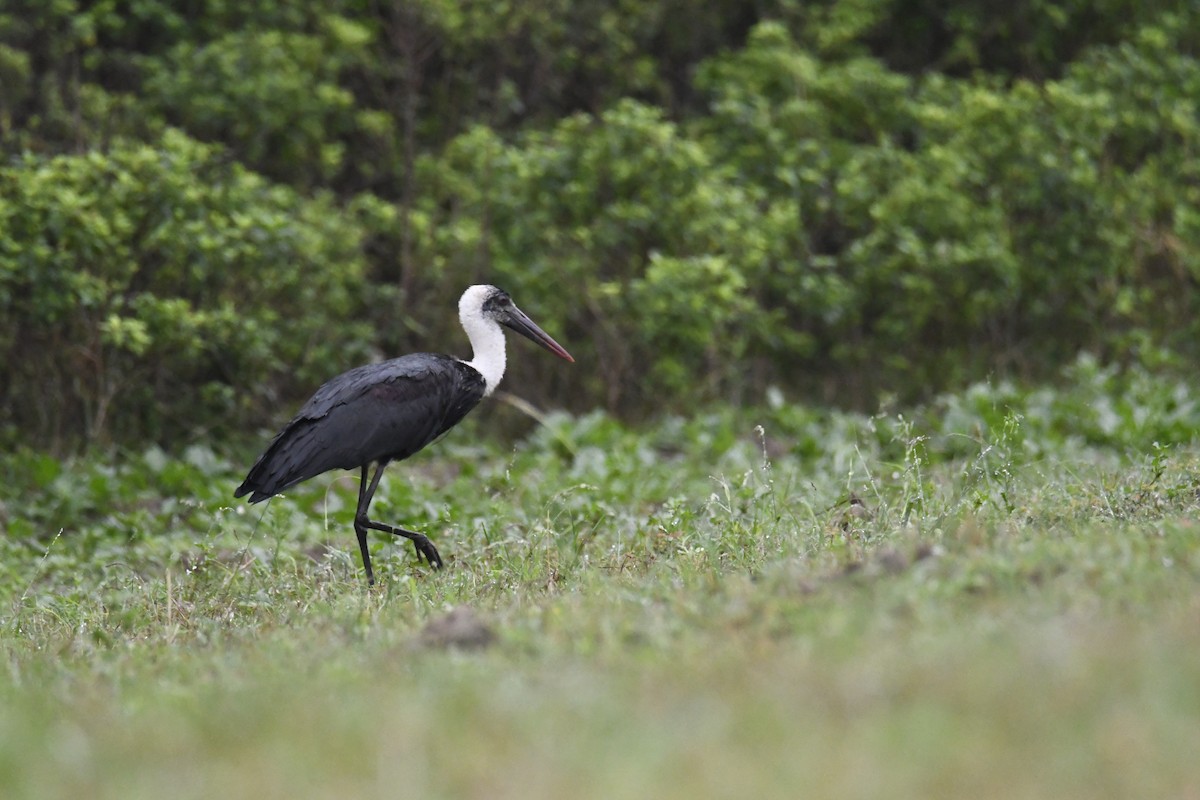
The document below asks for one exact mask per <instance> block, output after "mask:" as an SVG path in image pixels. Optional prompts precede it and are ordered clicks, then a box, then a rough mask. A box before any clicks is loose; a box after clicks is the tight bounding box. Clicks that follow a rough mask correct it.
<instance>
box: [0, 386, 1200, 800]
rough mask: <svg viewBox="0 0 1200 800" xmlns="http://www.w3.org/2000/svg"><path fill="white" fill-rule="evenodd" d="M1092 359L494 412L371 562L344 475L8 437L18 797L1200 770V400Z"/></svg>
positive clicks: (1033, 786)
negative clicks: (1064, 366)
mask: <svg viewBox="0 0 1200 800" xmlns="http://www.w3.org/2000/svg"><path fill="white" fill-rule="evenodd" d="M1092 378H1093V379H1092V380H1091V383H1087V382H1084V383H1087V385H1085V386H1084V387H1083V388H1082V389H1080V388H1076V389H1074V390H1072V391H1071V392H1049V391H1048V390H1046V391H1041V392H1030V393H1022V392H1018V391H1016V390H1014V389H1011V387H1007V388H1006V387H999V388H996V387H976V389H973V390H971V391H968V392H966V393H964V394H962V395H960V396H956V397H951V398H944V399H943V400H942V401H939V402H938V403H936V404H934V405H932V406H931V407H929V408H926V409H922V410H919V411H915V412H912V413H911V414H910V415H903V414H898V413H889V414H880V415H878V416H876V417H859V416H854V415H848V414H835V413H827V412H820V413H818V412H812V411H806V410H803V409H794V408H777V409H775V410H765V411H762V412H756V413H751V412H735V411H726V412H721V413H719V414H715V415H712V416H706V417H703V418H697V419H692V420H666V421H663V422H661V423H659V424H657V425H655V426H653V427H651V428H648V429H641V430H630V429H628V428H625V427H622V426H620V425H618V424H617V423H615V422H613V421H611V420H609V419H607V418H605V417H602V416H590V417H584V418H579V419H569V418H565V417H557V416H552V417H550V418H549V419H547V420H546V421H545V424H544V425H542V426H538V427H537V428H536V429H534V430H531V431H530V433H529V434H528V435H527V436H526V437H525V438H522V439H520V440H519V441H518V442H517V443H516V444H515V445H501V444H498V443H493V444H488V445H482V446H476V445H471V444H470V443H471V442H472V441H473V440H474V439H473V434H475V433H477V432H478V431H479V430H481V428H482V426H483V423H482V422H480V421H476V422H475V423H473V424H472V425H468V426H467V427H466V428H465V430H461V431H456V432H454V433H452V434H451V435H450V437H448V438H447V439H446V440H445V441H443V442H441V443H439V444H437V445H435V446H434V447H433V448H431V450H430V451H429V452H428V453H425V454H422V455H420V456H418V457H417V458H415V459H413V460H412V461H411V462H408V463H406V464H401V465H394V466H393V467H392V468H391V469H390V470H389V472H388V476H389V477H388V478H387V479H385V482H384V484H383V486H382V488H381V490H380V494H379V496H378V498H377V501H376V506H375V507H374V508H373V516H375V517H376V518H378V519H381V520H390V521H394V522H401V523H403V524H405V525H407V526H408V527H412V528H416V529H418V530H424V531H426V532H427V533H429V534H430V535H431V536H432V537H433V538H434V540H435V541H436V542H437V544H438V546H439V548H440V549H441V552H442V555H443V556H444V557H445V558H446V560H447V566H448V569H446V570H445V571H444V572H442V573H440V574H438V573H431V572H430V571H429V570H428V569H426V568H424V567H422V566H421V565H420V564H418V562H417V560H416V558H415V556H414V554H413V552H412V548H411V547H410V546H409V545H408V543H407V542H390V541H386V540H385V539H384V538H383V537H382V535H380V536H379V538H376V539H374V540H373V541H372V549H373V559H374V561H375V563H376V571H377V574H378V576H379V577H380V586H378V587H376V589H375V590H372V591H368V590H367V589H366V587H365V584H364V581H363V577H362V572H361V564H360V563H359V560H358V554H357V546H356V544H355V540H354V535H353V532H352V530H351V529H350V526H349V517H350V514H351V511H352V507H353V501H354V493H355V491H356V479H355V478H354V476H351V475H350V474H341V475H331V476H326V477H323V478H320V479H316V480H314V481H312V482H310V483H309V484H306V485H304V486H302V487H299V488H298V489H297V490H295V491H293V492H290V493H289V494H288V495H287V496H286V497H285V498H277V499H275V500H273V501H272V502H271V503H270V504H269V505H267V506H266V507H265V509H264V507H263V506H255V507H252V508H251V507H245V506H240V505H238V504H237V503H236V502H235V501H234V500H233V499H232V497H231V492H232V490H233V488H234V487H235V486H236V485H237V482H238V480H239V479H240V477H241V474H240V473H241V469H242V468H243V467H244V466H245V465H246V464H247V463H248V460H247V459H249V458H251V457H252V456H253V454H252V453H250V452H248V451H247V452H245V453H241V454H239V456H238V457H237V458H234V457H233V456H231V455H229V454H228V453H218V452H214V451H212V450H210V449H206V448H201V447H194V448H191V449H189V450H187V451H186V452H185V453H183V454H180V455H179V456H177V457H174V456H173V457H168V456H166V455H165V454H163V453H162V452H160V451H157V450H150V451H146V452H144V453H136V454H124V455H121V456H108V455H103V456H102V455H94V456H91V457H88V458H85V459H78V460H74V461H71V462H67V463H65V464H61V463H59V462H57V461H55V460H53V459H51V458H49V457H47V456H43V455H39V454H36V453H32V452H18V453H14V454H10V455H8V456H6V457H5V460H4V461H3V467H2V469H3V473H2V474H0V477H3V479H4V483H5V487H4V489H3V490H2V491H3V494H2V495H0V498H2V499H3V506H0V520H3V522H4V524H5V527H6V531H7V535H6V536H4V537H2V538H0V648H2V652H3V659H4V660H3V667H4V669H3V670H2V671H0V704H2V707H3V712H2V713H0V797H3V798H13V799H16V798H59V797H63V798H66V797H70V798H81V797H89V798H122V799H124V800H128V799H131V798H151V797H153V798H161V797H172V798H192V797H195V798H200V797H205V798H208V797H231V798H241V797H245V798H251V797H253V798H259V799H261V798H294V797H331V798H332V797H338V798H345V797H366V796H384V797H387V796H412V797H478V798H505V797H514V798H517V797H520V798H529V797H547V798H561V797H595V798H614V797H679V798H685V797H730V798H734V797H737V798H741V797H810V796H813V797H839V798H840V797H862V798H890V797H913V798H929V797H954V798H957V797H978V798H1023V797H1053V798H1088V799H1089V800H1091V799H1093V798H1105V797H1113V798H1118V797H1119V798H1129V797H1138V798H1151V797H1153V798H1200V583H1198V581H1200V516H1198V512H1200V494H1198V490H1200V448H1198V447H1196V446H1194V445H1191V444H1187V443H1186V440H1190V434H1186V432H1187V431H1189V430H1190V431H1195V430H1196V428H1195V427H1194V426H1195V423H1196V419H1195V417H1196V415H1197V413H1200V412H1197V410H1196V409H1195V408H1193V406H1192V405H1191V403H1190V401H1189V400H1188V399H1187V396H1186V392H1184V393H1182V394H1181V393H1180V391H1179V390H1178V387H1174V388H1172V387H1169V386H1168V387H1164V386H1159V385H1154V386H1140V387H1139V386H1137V385H1123V386H1121V387H1119V388H1120V391H1116V390H1113V391H1108V390H1109V389H1113V387H1110V386H1108V385H1107V384H1106V383H1105V381H1110V380H1111V379H1112V376H1110V375H1102V374H1101V375H1093V376H1092ZM1102 384H1103V385H1102ZM1098 387H1099V388H1098ZM1101 390H1103V391H1101ZM1172 393H1174V394H1172ZM484 418H485V419H484V421H485V422H486V421H489V418H490V419H492V420H495V419H499V420H501V421H504V422H506V423H507V424H508V425H509V426H512V425H515V424H518V423H520V419H519V418H518V416H517V414H516V412H515V411H513V410H512V409H510V408H508V407H505V406H503V405H495V406H493V408H492V409H490V410H489V411H486V412H484ZM1185 434H1186V435H1185ZM1168 442H1171V443H1169V444H1168ZM258 444H259V442H257V441H255V442H252V443H251V442H248V443H247V447H255V446H257V445H258ZM852 495H854V496H857V497H858V498H861V500H862V504H863V505H862V506H861V508H863V509H865V511H864V512H863V513H858V509H859V508H860V507H859V506H857V505H855V506H854V508H853V509H852V508H851V504H850V503H849V502H848V499H849V498H850V497H851V496H852ZM452 609H458V610H457V611H455V612H454V614H453V615H452V616H451V617H450V618H449V619H448V616H447V615H448V613H449V612H450V611H451V610H452Z"/></svg>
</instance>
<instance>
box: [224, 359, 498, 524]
mask: <svg viewBox="0 0 1200 800" xmlns="http://www.w3.org/2000/svg"><path fill="white" fill-rule="evenodd" d="M484 389H485V385H484V379H483V376H482V375H480V373H479V372H478V371H476V370H475V369H474V368H473V367H471V366H470V365H468V364H466V363H463V362H462V361H459V360H458V359H456V358H452V357H450V356H445V355H438V354H435V353H414V354H413V355H407V356H403V357H401V358H394V359H391V360H390V361H384V362H382V363H379V364H368V365H366V366H362V367H358V368H356V369H352V370H350V371H349V372H344V373H342V374H341V375H339V376H337V377H336V378H333V379H332V380H330V381H328V382H326V383H325V384H323V385H322V386H321V388H319V389H317V391H316V393H315V394H313V396H312V398H311V399H310V400H309V401H308V402H307V403H305V405H304V407H303V408H301V409H300V411H299V412H298V413H297V414H296V416H295V418H293V419H292V421H291V422H289V423H288V424H287V425H286V426H284V428H283V430H281V431H280V432H279V434H278V435H277V436H276V437H275V438H274V439H273V440H272V441H271V444H270V445H269V446H268V447H267V450H266V452H264V453H263V454H262V455H261V456H260V457H259V459H258V461H256V462H255V463H254V466H253V467H251V468H250V472H249V474H248V475H247V476H246V480H244V481H242V485H241V486H239V487H238V489H237V491H236V492H235V493H234V496H235V497H242V496H243V495H246V494H249V495H250V502H251V503H257V502H259V501H260V500H265V499H267V498H268V497H271V496H273V495H276V494H279V493H280V492H282V491H284V490H285V489H287V488H288V487H290V486H294V485H295V484H297V483H300V482H301V481H304V480H308V479H309V478H312V477H315V476H317V475H320V474H321V473H323V472H328V471H329V470H331V469H357V468H359V467H363V466H365V465H369V464H371V463H374V462H387V461H396V460H400V459H404V458H408V457H409V456H411V455H412V454H413V453H416V452H417V451H418V450H420V449H421V448H423V447H425V445H427V444H429V443H430V442H432V441H433V440H435V439H437V438H438V437H439V436H441V435H442V434H443V433H445V432H446V431H447V430H449V429H450V428H452V427H453V426H454V425H455V424H457V423H458V422H459V420H461V419H462V418H463V417H464V416H466V414H467V412H469V411H470V410H471V409H472V408H474V407H475V406H476V405H477V404H478V403H479V401H480V400H481V399H482V398H483V395H484Z"/></svg>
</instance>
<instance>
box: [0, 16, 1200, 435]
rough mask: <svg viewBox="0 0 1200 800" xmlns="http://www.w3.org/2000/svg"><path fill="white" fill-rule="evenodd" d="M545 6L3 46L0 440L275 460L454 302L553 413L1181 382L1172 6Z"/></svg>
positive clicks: (44, 30) (1193, 233)
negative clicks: (229, 445) (504, 349)
mask: <svg viewBox="0 0 1200 800" xmlns="http://www.w3.org/2000/svg"><path fill="white" fill-rule="evenodd" d="M18 5H22V4H18ZM543 5H544V7H543V6H537V7H528V8H526V7H524V6H523V7H522V9H520V10H512V9H509V10H505V9H504V8H503V7H502V6H496V5H494V4H483V3H475V2H467V1H466V0H421V1H420V2H411V3H398V4H396V5H395V6H392V7H387V8H385V7H383V6H380V5H379V4H373V3H358V2H350V3H338V4H330V6H329V7H327V8H326V7H315V6H314V5H313V4H304V3H296V2H293V1H292V0H274V2H269V3H264V4H257V5H255V6H254V7H253V9H250V8H248V7H242V6H235V5H233V4H224V3H216V4H207V5H206V6H205V8H204V9H203V10H191V11H187V12H183V11H179V10H177V9H175V8H174V7H173V6H171V5H170V4H160V3H158V2H154V0H148V2H144V3H139V4H136V8H135V9H131V10H127V9H122V8H118V6H117V5H116V4H112V3H106V2H105V3H81V2H76V0H57V1H56V2H55V3H51V4H40V5H39V4H32V5H29V7H28V8H18V7H13V8H12V9H11V10H10V11H8V12H0V79H2V80H3V81H4V82H5V86H6V91H5V92H4V93H3V94H2V95H0V143H2V144H3V147H4V148H5V152H6V153H7V155H8V158H7V163H6V166H5V167H4V168H3V171H2V173H0V182H2V186H3V192H2V193H0V293H2V294H0V303H2V305H0V314H2V316H0V394H2V395H3V399H4V401H5V407H6V408H8V409H10V410H11V416H10V418H9V419H8V420H4V421H0V425H3V426H4V427H6V428H7V430H8V433H9V435H13V434H14V433H16V432H18V431H19V434H18V435H20V436H29V437H31V438H33V439H35V440H38V441H42V442H48V441H58V440H65V441H70V440H71V439H72V438H73V437H75V436H76V435H79V434H85V435H91V436H96V435H104V434H108V435H115V436H118V437H120V438H129V437H135V438H136V437H143V436H150V437H155V438H159V439H169V438H172V437H175V436H176V435H179V434H183V435H185V436H187V435H194V434H195V432H196V431H197V430H205V429H208V428H210V427H212V426H213V425H216V424H219V421H220V420H223V419H226V418H227V417H228V415H230V414H231V413H233V414H235V416H234V417H233V418H234V419H237V420H248V419H253V420H256V421H259V422H263V423H265V422H268V421H272V420H274V421H277V419H278V416H279V415H280V413H281V412H280V411H279V410H278V409H277V408H275V407H274V406H273V405H272V404H271V403H269V402H264V401H266V400H268V399H270V398H271V397H273V396H274V395H276V394H279V395H282V396H284V397H285V398H286V400H285V404H287V405H290V403H292V402H294V401H295V400H296V399H298V398H297V397H296V396H295V395H296V394H297V393H301V392H302V391H303V390H304V389H306V388H311V386H312V385H313V384H314V383H315V382H316V381H317V380H318V379H319V378H320V377H322V376H324V375H327V374H330V373H333V372H335V371H337V370H338V369H341V368H343V367H345V366H348V365H349V364H350V363H352V362H353V361H354V360H356V359H359V358H364V357H367V355H368V353H369V352H371V351H374V352H380V353H391V352H396V351H402V350H411V349H417V348H445V349H449V350H461V349H462V347H464V346H465V343H463V344H456V343H460V342H462V336H461V334H460V333H459V332H458V331H457V327H456V322H455V320H454V315H453V314H452V312H451V309H453V306H454V302H455V300H456V298H457V295H458V293H459V292H460V291H461V289H462V287H463V286H464V285H465V284H467V283H470V282H475V281H478V280H489V281H493V282H496V283H500V284H502V285H505V286H506V287H508V288H509V289H510V290H512V291H513V293H514V294H515V295H517V297H518V301H519V302H521V303H522V304H523V305H524V306H526V307H527V308H528V309H529V310H530V311H531V312H533V313H535V315H536V316H537V318H538V319H539V320H540V321H542V322H543V323H544V325H545V327H546V328H547V329H548V330H551V331H552V332H553V333H554V334H555V335H556V336H557V337H558V338H560V339H561V340H562V341H563V342H564V344H566V345H567V346H568V347H569V348H570V349H571V350H572V352H573V353H574V354H575V355H576V356H577V357H579V359H580V362H581V364H580V368H579V369H577V370H570V371H567V370H563V369H560V368H559V367H560V366H561V365H557V364H553V363H549V362H547V361H546V360H544V359H537V358H517V359H514V360H513V362H514V363H513V369H514V371H515V372H516V373H517V377H518V379H519V380H520V383H519V385H520V386H521V391H522V393H523V394H526V395H528V396H530V397H531V398H532V399H535V400H544V401H547V402H553V403H555V404H565V405H568V406H570V407H572V408H574V409H576V410H582V409H586V408H590V407H592V406H595V405H603V406H606V407H608V408H610V409H614V410H619V411H622V412H626V413H635V414H636V413H643V412H646V411H657V410H661V409H663V408H670V407H672V406H676V407H678V406H683V405H686V404H690V403H693V402H695V401H697V400H702V399H724V400H729V401H734V402H741V401H755V402H757V401H759V400H761V398H762V397H763V396H764V393H765V391H766V389H767V388H768V387H770V386H778V387H781V388H783V389H784V390H785V392H786V394H787V396H790V397H818V398H822V399H826V400H833V401H836V402H841V403H848V404H851V405H857V406H859V407H866V408H871V407H873V406H874V404H875V403H876V402H877V399H878V397H879V396H880V395H881V393H887V394H898V395H901V396H908V397H914V396H922V395H927V394H930V393H932V392H936V391H939V390H941V389H943V388H946V387H950V386H954V385H961V384H964V383H966V382H969V381H972V380H977V379H979V378H981V377H984V376H987V375H991V374H1011V375H1015V376H1018V377H1041V376H1047V375H1054V374H1057V372H1058V368H1059V366H1060V365H1061V364H1063V363H1069V362H1071V361H1073V360H1074V358H1075V356H1076V354H1077V353H1078V352H1079V351H1081V350H1087V351H1093V352H1096V353H1098V354H1099V355H1100V356H1101V357H1102V359H1103V360H1104V361H1105V362H1108V361H1114V360H1115V361H1142V362H1151V361H1153V362H1156V363H1160V364H1161V363H1162V362H1163V361H1168V362H1169V361H1171V360H1172V359H1178V358H1181V357H1182V358H1190V357H1194V356H1196V355H1200V353H1198V352H1197V350H1198V345H1197V342H1200V323H1197V322H1196V320H1197V319H1200V307H1198V305H1200V301H1198V300H1197V297H1198V296H1200V295H1198V293H1197V292H1196V291H1195V290H1196V285H1197V283H1198V282H1200V252H1198V249H1197V248H1198V247H1200V212H1198V211H1197V209H1198V208H1200V174H1198V172H1200V159H1198V157H1200V110H1198V108H1197V105H1198V103H1200V60H1198V58H1197V54H1196V52H1195V43H1196V42H1197V41H1200V19H1198V17H1200V15H1197V14H1196V12H1195V11H1193V10H1192V9H1191V7H1190V4H1188V3H1184V2H1178V3H1169V2H1163V3H1157V4H1129V3H1127V2H1124V1H1123V0H1112V1H1111V2H1106V3H1101V4H1079V3H1063V4H1050V3H1046V2H1043V1H1042V0H1031V1H1030V2H1028V3H1018V4H1017V5H1016V6H1013V7H1012V8H1009V9H1006V10H1004V11H1002V12H995V11H990V10H988V8H986V7H985V6H984V5H982V4H979V3H973V2H963V3H958V4H955V5H954V7H953V8H951V9H947V11H946V13H945V14H942V15H939V16H936V17H935V16H932V15H929V14H926V13H923V12H920V11H919V10H914V9H912V8H910V6H911V4H910V3H906V2H903V0H867V1H866V2H856V3H840V2H828V3H817V4H813V3H803V4H800V3H793V2H788V1H787V0H779V2H769V3H763V4H755V5H753V6H751V5H750V4H743V3H717V4H710V5H709V6H706V7H705V9H704V10H703V11H697V10H695V9H688V8H685V7H684V4H681V3H678V2H674V0H662V2H658V3H632V4H628V3H621V4H617V5H615V6H614V5H612V4H608V3H592V2H587V1H586V0H583V1H581V2H569V0H549V1H548V2H547V3H545V4H543ZM126 11H129V13H125V12H126ZM1026 12H1028V13H1026ZM683 19H686V23H687V24H681V20H683ZM909 45H911V46H909ZM9 85H11V86H12V87H13V88H12V90H11V91H9V90H7V87H8V86H9ZM172 126H174V127H172ZM197 140H208V141H212V142H219V143H220V149H214V147H213V146H211V145H206V144H200V143H199V142H198V141H197ZM260 176H262V177H260ZM551 398H552V399H551Z"/></svg>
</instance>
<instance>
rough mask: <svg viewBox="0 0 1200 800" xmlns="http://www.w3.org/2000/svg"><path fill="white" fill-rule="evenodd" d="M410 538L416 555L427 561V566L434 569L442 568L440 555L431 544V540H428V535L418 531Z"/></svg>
mask: <svg viewBox="0 0 1200 800" xmlns="http://www.w3.org/2000/svg"><path fill="white" fill-rule="evenodd" d="M410 538H411V539H412V543H413V547H415V548H416V549H417V555H418V556H420V557H423V558H424V559H425V560H426V561H427V562H428V563H429V566H431V567H433V568H434V569H441V568H442V557H441V555H440V554H439V553H438V551H437V548H436V547H434V546H433V542H431V541H429V537H428V536H425V535H424V534H420V533H418V534H416V535H415V536H412V537H410Z"/></svg>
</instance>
